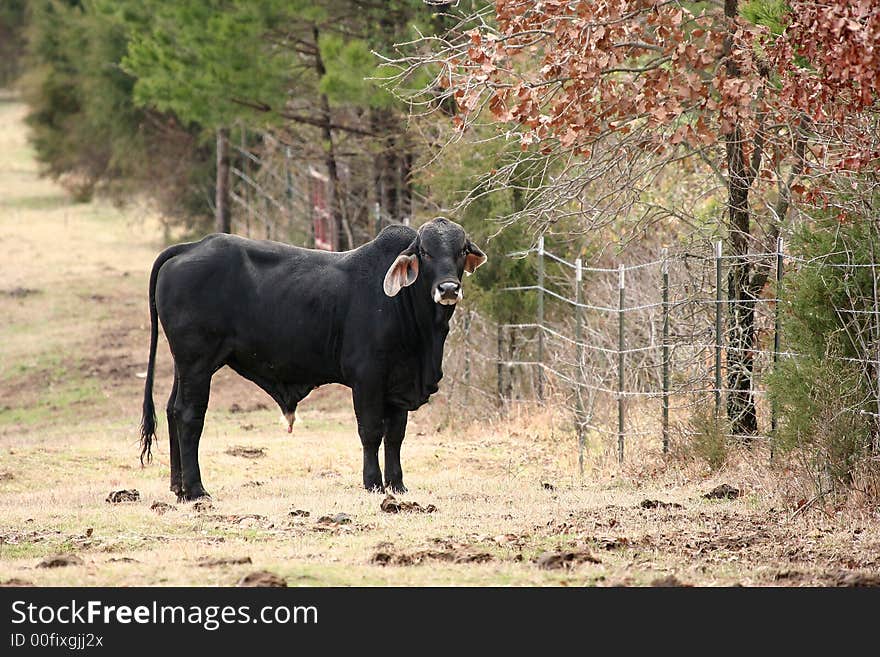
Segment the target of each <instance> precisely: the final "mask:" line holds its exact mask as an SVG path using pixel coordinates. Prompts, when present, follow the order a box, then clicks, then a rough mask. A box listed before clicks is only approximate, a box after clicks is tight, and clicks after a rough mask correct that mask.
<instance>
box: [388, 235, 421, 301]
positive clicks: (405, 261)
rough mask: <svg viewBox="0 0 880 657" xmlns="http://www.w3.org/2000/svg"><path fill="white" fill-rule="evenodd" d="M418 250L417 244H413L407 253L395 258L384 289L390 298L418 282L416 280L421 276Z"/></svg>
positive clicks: (389, 269)
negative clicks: (401, 289) (403, 288)
mask: <svg viewBox="0 0 880 657" xmlns="http://www.w3.org/2000/svg"><path fill="white" fill-rule="evenodd" d="M416 249H417V246H416V242H413V243H412V244H410V246H409V248H407V249H406V251H404V252H403V253H401V254H400V255H399V256H397V258H395V260H394V262H392V263H391V266H390V267H389V268H388V272H387V273H386V274H385V281H384V282H383V284H382V289H384V290H385V294H387V295H388V296H389V297H393V296H394V295H395V294H397V293H398V292H400V288H402V287H406V286H408V285H412V284H413V283H415V282H416V278H418V276H419V258H418V256H417V255H416V253H415V252H416Z"/></svg>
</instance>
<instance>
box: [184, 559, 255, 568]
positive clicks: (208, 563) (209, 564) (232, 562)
mask: <svg viewBox="0 0 880 657" xmlns="http://www.w3.org/2000/svg"><path fill="white" fill-rule="evenodd" d="M245 563H253V562H252V561H251V558H250V557H225V558H224V557H220V558H217V559H211V558H208V557H202V558H201V559H199V561H198V562H197V563H196V565H197V566H201V567H203V568H213V567H214V566H238V565H241V564H245Z"/></svg>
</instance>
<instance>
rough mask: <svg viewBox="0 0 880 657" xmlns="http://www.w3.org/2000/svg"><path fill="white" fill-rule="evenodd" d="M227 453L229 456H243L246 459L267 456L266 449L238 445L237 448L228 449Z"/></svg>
mask: <svg viewBox="0 0 880 657" xmlns="http://www.w3.org/2000/svg"><path fill="white" fill-rule="evenodd" d="M226 453H227V454H229V456H241V457H243V458H246V459H259V458H263V457H264V456H266V448H265V447H245V446H242V445H236V446H235V447H230V448H229V449H227V450H226Z"/></svg>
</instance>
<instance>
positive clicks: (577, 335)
mask: <svg viewBox="0 0 880 657" xmlns="http://www.w3.org/2000/svg"><path fill="white" fill-rule="evenodd" d="M574 281H575V282H574V285H575V289H574V300H575V304H576V305H575V309H574V312H575V320H574V341H575V346H576V349H577V373H576V375H575V376H576V381H577V385H576V387H575V394H576V403H577V410H576V412H575V418H574V420H575V427H576V428H577V439H578V471H579V472H580V474H581V476H583V474H584V446H585V443H586V435H585V432H584V398H583V390H581V386H580V384H581V382H582V379H583V368H584V343H583V326H582V324H583V321H584V320H583V314H584V313H583V309H582V308H581V305H582V304H583V301H582V297H583V292H581V288H582V287H583V283H582V281H583V263H582V262H581V259H580V258H578V259H577V260H575V261H574Z"/></svg>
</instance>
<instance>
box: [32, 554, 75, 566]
mask: <svg viewBox="0 0 880 657" xmlns="http://www.w3.org/2000/svg"><path fill="white" fill-rule="evenodd" d="M82 565H83V560H82V559H80V558H79V557H78V556H76V555H75V554H53V555H52V556H49V557H46V558H45V559H43V560H42V561H41V562H40V563H38V564H37V568H63V567H64V566H82Z"/></svg>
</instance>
